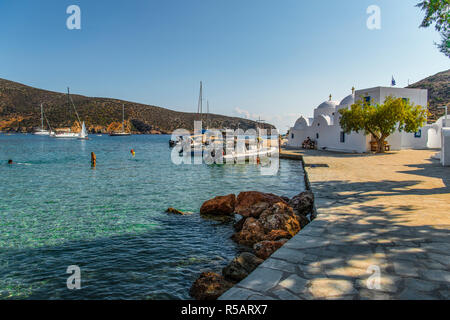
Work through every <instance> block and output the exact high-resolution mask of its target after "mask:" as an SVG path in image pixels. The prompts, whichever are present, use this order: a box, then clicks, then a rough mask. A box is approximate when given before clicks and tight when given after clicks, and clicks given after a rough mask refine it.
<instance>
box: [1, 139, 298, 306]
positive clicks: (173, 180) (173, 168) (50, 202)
mask: <svg viewBox="0 0 450 320" xmlns="http://www.w3.org/2000/svg"><path fill="white" fill-rule="evenodd" d="M90 138H91V140H88V141H78V140H57V139H52V138H49V137H39V136H32V135H20V134H17V135H4V134H0V298H3V299H5V298H16V299H187V298H189V287H190V285H191V284H192V282H193V281H194V280H195V279H196V277H197V276H198V274H199V273H200V272H202V271H206V270H216V271H220V270H221V268H222V267H223V266H225V265H226V264H227V263H228V262H229V261H230V260H231V259H232V258H233V257H234V255H235V254H236V252H237V250H238V248H237V246H236V245H235V244H234V243H233V242H232V241H231V240H230V239H229V238H230V236H231V235H232V233H233V229H232V225H231V224H230V223H228V224H223V223H222V224H221V223H218V222H214V221H208V220H204V219H201V218H200V217H199V214H198V211H199V208H200V206H201V204H202V203H203V201H205V200H208V199H210V198H212V197H214V196H217V195H225V194H229V193H235V194H237V193H239V192H240V191H245V190H257V191H264V192H272V193H275V194H279V195H287V196H293V195H295V194H297V193H299V192H301V191H302V190H304V180H303V169H302V168H301V164H300V162H298V161H290V160H281V162H280V169H279V171H278V174H277V175H275V176H263V175H261V173H260V168H259V167H258V166H256V165H248V164H247V165H223V166H218V165H215V166H207V165H204V164H202V165H181V166H177V165H175V164H173V163H172V162H171V160H170V149H169V147H168V140H169V136H129V137H109V136H90ZM130 149H134V150H135V151H136V156H135V157H134V158H133V157H132V156H131V154H130ZM91 151H94V152H95V153H96V155H97V168H96V169H94V170H93V169H91V167H90V152H91ZM8 159H13V160H14V162H15V163H17V164H14V165H12V166H10V165H7V160H8ZM168 207H175V208H177V209H179V210H182V211H187V212H193V214H192V215H188V216H176V215H168V214H167V213H165V210H166V209H167V208H168ZM69 265H78V266H79V267H80V268H81V290H69V289H67V286H66V280H67V278H68V277H69V276H70V275H69V274H66V269H67V267H68V266H69Z"/></svg>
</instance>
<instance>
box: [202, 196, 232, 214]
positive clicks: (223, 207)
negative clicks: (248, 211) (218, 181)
mask: <svg viewBox="0 0 450 320" xmlns="http://www.w3.org/2000/svg"><path fill="white" fill-rule="evenodd" d="M235 204H236V196H235V195H234V194H229V195H227V196H219V197H215V198H214V199H211V200H208V201H205V202H204V203H203V205H202V206H201V208H200V214H202V215H219V216H229V215H233V213H234V206H235Z"/></svg>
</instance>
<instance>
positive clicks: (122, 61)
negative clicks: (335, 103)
mask: <svg viewBox="0 0 450 320" xmlns="http://www.w3.org/2000/svg"><path fill="white" fill-rule="evenodd" d="M416 2H418V0H395V1H391V0H370V1H366V0H342V1H334V0H329V1H301V0H177V1H176V0H158V1H156V0H146V1H144V0H131V1H106V0H83V1H75V0H69V1H66V0H42V1H32V0H1V1H0V39H1V41H0V77H1V78H6V79H9V80H13V81H17V82H21V83H25V84H27V85H31V86H35V87H39V88H44V89H48V90H54V91H59V92H63V91H64V90H65V88H66V87H67V86H70V87H71V91H72V92H74V93H78V94H83V95H88V96H98V97H113V98H119V99H125V100H130V101H136V102H141V103H146V104H154V105H159V106H162V107H166V108H170V109H174V110H179V111H189V112H195V111H196V110H197V99H198V90H199V81H200V80H202V81H203V83H204V92H205V98H207V99H209V101H210V108H211V112H213V113H220V114H226V115H232V116H236V115H239V114H241V115H242V116H249V117H250V118H257V117H259V116H261V118H262V119H264V120H267V121H268V122H271V123H274V124H276V125H277V126H278V127H279V129H280V130H281V131H283V132H284V131H286V129H287V127H288V125H292V124H293V122H294V121H295V119H296V118H297V117H298V116H299V115H301V114H305V115H311V114H312V111H313V108H314V107H316V106H317V105H319V104H320V103H321V102H322V101H324V100H326V99H327V97H328V95H329V94H330V93H331V94H332V95H333V99H335V100H340V99H342V98H344V97H345V96H346V95H348V94H349V93H350V92H351V88H352V86H355V87H356V88H357V89H358V88H367V87H373V86H379V85H386V86H388V85H389V84H390V80H391V76H392V75H394V77H395V79H396V80H397V84H398V86H401V87H403V86H406V85H407V82H408V79H409V81H411V82H414V81H418V80H420V79H422V78H424V77H427V76H429V75H432V74H435V73H437V72H440V71H443V70H446V69H448V68H450V61H449V59H448V58H446V57H445V56H444V55H443V54H441V53H439V51H438V50H437V49H436V47H435V46H434V44H433V42H438V41H439V40H440V38H439V35H438V34H437V33H436V32H435V31H434V29H433V28H430V29H419V28H418V25H419V24H420V22H421V18H422V15H423V14H422V13H421V12H420V11H419V9H418V8H416V7H414V5H415V4H416ZM72 4H76V5H78V6H80V8H81V30H68V29H67V27H66V19H67V18H68V17H69V15H68V14H66V8H67V7H68V6H69V5H72ZM373 4H375V5H378V6H379V7H380V8H381V29H380V30H369V29H368V28H367V27H366V20H367V18H368V17H369V15H368V14H367V13H366V10H367V7H368V6H369V5H373Z"/></svg>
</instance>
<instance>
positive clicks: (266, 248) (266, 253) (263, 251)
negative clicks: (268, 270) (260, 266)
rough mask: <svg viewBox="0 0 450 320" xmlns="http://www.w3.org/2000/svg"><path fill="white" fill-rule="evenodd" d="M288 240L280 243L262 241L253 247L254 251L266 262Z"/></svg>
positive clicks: (279, 241) (282, 240)
mask: <svg viewBox="0 0 450 320" xmlns="http://www.w3.org/2000/svg"><path fill="white" fill-rule="evenodd" d="M287 241H288V240H287V239H281V240H278V241H267V240H265V241H261V242H258V243H256V244H255V245H254V246H253V249H254V250H255V253H256V256H257V257H259V258H261V259H263V260H266V259H267V258H268V257H270V256H271V255H272V253H274V252H275V251H277V250H278V249H279V248H280V247H281V246H283V244H285V243H286V242H287Z"/></svg>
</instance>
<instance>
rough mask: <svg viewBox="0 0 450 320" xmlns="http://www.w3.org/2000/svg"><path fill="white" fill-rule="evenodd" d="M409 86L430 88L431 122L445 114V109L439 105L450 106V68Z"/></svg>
mask: <svg viewBox="0 0 450 320" xmlns="http://www.w3.org/2000/svg"><path fill="white" fill-rule="evenodd" d="M408 88H417V89H428V102H429V105H430V106H429V111H430V113H431V114H432V115H431V117H430V118H429V121H430V122H434V121H436V120H437V119H438V118H439V117H441V116H443V115H444V110H443V109H438V108H437V107H440V106H445V105H447V106H449V107H450V69H449V70H447V71H443V72H439V73H437V74H435V75H434V76H431V77H428V78H426V79H423V80H421V81H419V82H416V83H414V84H412V85H410V86H408Z"/></svg>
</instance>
